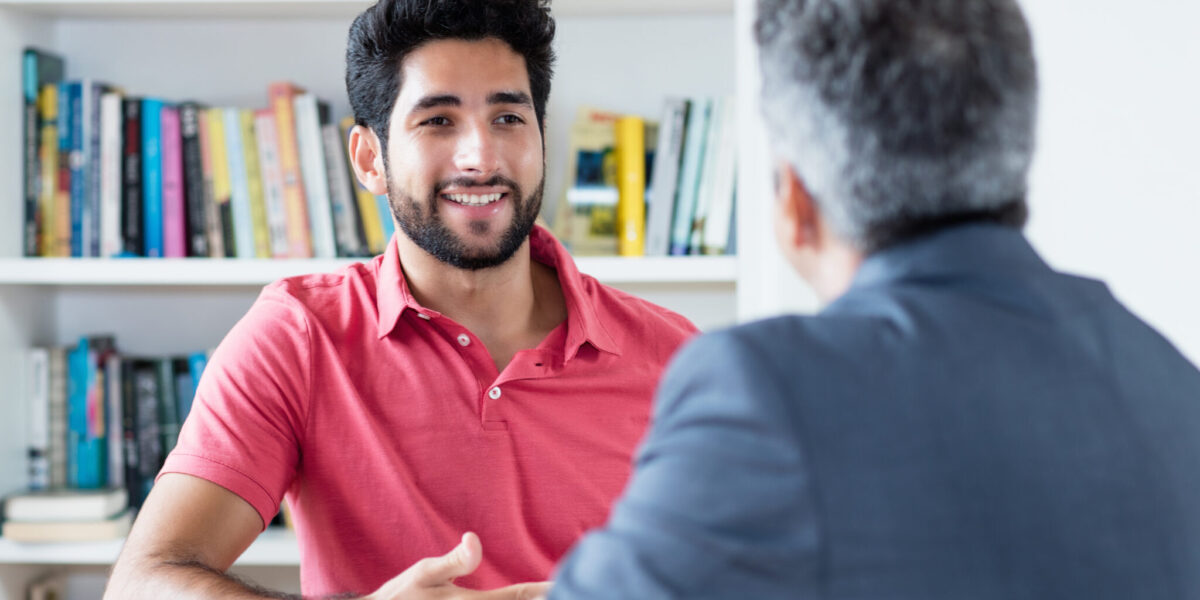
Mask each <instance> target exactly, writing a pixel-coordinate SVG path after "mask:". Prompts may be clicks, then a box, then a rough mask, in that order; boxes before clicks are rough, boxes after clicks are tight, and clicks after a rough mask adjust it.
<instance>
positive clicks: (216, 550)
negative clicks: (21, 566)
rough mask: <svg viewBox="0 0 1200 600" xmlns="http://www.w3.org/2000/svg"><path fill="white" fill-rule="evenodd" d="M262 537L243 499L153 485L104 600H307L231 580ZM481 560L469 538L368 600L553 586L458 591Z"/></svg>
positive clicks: (178, 478)
mask: <svg viewBox="0 0 1200 600" xmlns="http://www.w3.org/2000/svg"><path fill="white" fill-rule="evenodd" d="M261 530H262V518H261V517H259V515H258V512H257V511H256V510H254V508H253V507H252V506H250V503H248V502H246V501H245V500H243V499H242V498H241V497H239V496H238V495H236V494H234V493H233V492H230V491H229V490H226V489H225V488H223V487H221V486H219V485H217V484H215V483H211V482H208V481H205V480H203V479H200V478H197V477H192V476H190V475H182V474H179V473H166V474H164V475H163V476H162V477H161V478H159V480H158V482H157V483H155V484H154V488H153V489H152V490H151V491H150V495H149V496H148V497H147V498H146V502H145V504H144V505H143V506H142V509H141V511H140V512H139V513H138V518H137V521H136V522H135V523H134V526H133V530H132V531H130V533H129V538H128V539H127V540H126V542H125V548H124V549H122V550H121V556H120V557H119V558H118V559H117V563H116V565H114V566H113V572H112V577H111V578H110V579H109V582H108V589H106V590H105V594H104V597H105V599H106V600H116V599H120V600H136V599H138V598H154V599H159V598H178V599H181V600H186V599H189V598H205V599H210V598H221V599H223V600H224V599H231V600H247V599H263V598H266V599H285V600H287V599H294V600H300V597H299V596H294V595H290V594H283V593H279V592H273V591H270V590H266V589H263V588H259V587H256V586H254V585H251V584H248V583H245V582H242V581H240V580H238V579H236V578H234V577H231V576H229V575H227V574H226V573H225V571H226V570H227V569H229V567H230V565H232V564H233V561H234V560H236V559H237V557H238V556H239V555H241V553H242V552H243V551H244V550H245V549H246V548H247V547H248V546H249V545H250V543H251V542H253V541H254V538H255V537H257V536H258V534H259V532H260V531H261ZM482 560H483V548H482V547H481V546H480V544H479V538H478V537H476V536H475V534H473V533H468V534H466V535H464V536H463V541H462V543H460V544H459V545H458V546H456V547H455V548H454V549H453V550H451V551H450V552H449V553H447V554H445V555H443V556H438V557H433V558H426V559H423V560H421V561H419V562H417V563H416V564H414V565H413V566H411V567H409V568H408V569H407V570H405V571H404V572H403V573H401V574H399V575H397V576H396V577H394V578H393V579H391V580H390V581H388V582H387V583H385V584H383V586H382V587H380V588H379V589H378V590H376V591H375V592H374V593H372V594H370V595H368V596H366V597H365V598H364V600H401V599H412V600H417V599H424V598H448V597H454V598H462V599H464V600H466V599H469V598H477V599H481V600H483V599H488V600H528V599H531V598H535V597H537V596H539V595H542V594H545V593H546V591H547V590H548V589H549V588H548V584H544V583H525V584H518V585H513V586H509V587H505V588H500V589H496V590H489V591H474V590H466V589H462V588H459V587H457V586H455V585H454V584H453V581H454V579H455V578H457V577H462V576H464V575H468V574H470V573H471V572H473V571H474V570H475V569H476V568H477V567H478V566H479V563H480V562H481V561H482ZM344 597H346V598H348V597H349V596H344Z"/></svg>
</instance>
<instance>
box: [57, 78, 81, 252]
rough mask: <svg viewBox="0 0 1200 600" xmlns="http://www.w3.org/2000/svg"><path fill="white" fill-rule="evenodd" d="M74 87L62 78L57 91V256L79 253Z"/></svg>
mask: <svg viewBox="0 0 1200 600" xmlns="http://www.w3.org/2000/svg"><path fill="white" fill-rule="evenodd" d="M71 87H72V86H71V85H69V84H68V83H67V82H65V81H64V82H61V83H59V84H58V93H57V94H55V97H56V99H57V100H58V109H57V111H56V112H57V114H58V124H57V125H56V127H55V129H56V130H57V131H58V185H57V186H56V188H57V190H58V191H57V193H56V195H55V199H54V204H55V208H54V214H55V224H54V227H55V237H56V239H57V244H56V245H57V252H55V254H54V255H55V256H77V254H76V251H77V249H76V245H75V244H76V240H75V239H73V238H75V237H76V236H78V233H76V232H75V227H74V225H75V223H77V222H78V218H79V217H78V215H76V214H75V208H76V207H75V205H74V204H73V203H72V202H71V157H72V156H73V155H72V150H71V149H72V147H73V146H74V144H75V141H74V139H73V138H74V137H75V136H76V135H77V133H76V132H75V119H76V117H75V114H74V111H73V110H72V109H71V97H72V93H71Z"/></svg>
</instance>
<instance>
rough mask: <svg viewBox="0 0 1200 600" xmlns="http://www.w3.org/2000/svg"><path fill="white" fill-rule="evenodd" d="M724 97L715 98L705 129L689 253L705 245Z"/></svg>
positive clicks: (714, 183) (689, 236)
mask: <svg viewBox="0 0 1200 600" xmlns="http://www.w3.org/2000/svg"><path fill="white" fill-rule="evenodd" d="M726 104H727V102H726V101H725V99H724V98H714V99H713V100H712V109H711V111H710V112H709V117H708V129H707V130H706V131H705V133H704V135H705V138H706V139H705V141H704V148H705V150H704V160H703V162H702V163H701V166H700V181H699V183H698V184H697V188H696V202H695V206H694V208H693V209H692V225H691V228H690V231H689V233H688V237H687V247H688V254H700V253H701V251H702V249H703V247H704V239H703V235H704V223H705V221H707V219H708V213H709V210H711V208H712V204H713V198H714V196H715V192H716V175H717V162H718V159H719V157H720V155H721V141H722V140H721V129H722V127H723V121H724V119H725V105H726Z"/></svg>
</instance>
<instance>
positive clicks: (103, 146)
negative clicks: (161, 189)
mask: <svg viewBox="0 0 1200 600" xmlns="http://www.w3.org/2000/svg"><path fill="white" fill-rule="evenodd" d="M121 100H122V97H121V94H120V93H118V92H105V93H104V95H102V96H100V256H102V257H110V256H119V255H120V254H121V251H122V249H123V248H122V243H121V185H122V178H121V160H122V158H121V157H122V154H121V153H122V147H121V135H122V134H121V130H122V128H123V127H124V123H122V115H121Z"/></svg>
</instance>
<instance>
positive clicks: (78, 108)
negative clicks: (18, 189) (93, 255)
mask: <svg viewBox="0 0 1200 600" xmlns="http://www.w3.org/2000/svg"><path fill="white" fill-rule="evenodd" d="M83 85H84V84H83V82H82V81H68V82H66V83H63V84H61V85H60V86H59V88H58V97H59V112H58V114H59V118H58V125H59V135H58V141H59V146H58V151H59V153H60V156H62V157H64V158H63V159H62V160H65V161H66V163H65V164H66V165H67V169H68V170H69V172H70V185H69V186H68V187H67V191H68V197H69V198H70V200H69V206H70V214H71V256H83V255H84V254H83V229H84V227H83V225H84V223H83V207H84V204H86V203H87V180H86V176H87V168H86V167H87V164H86V161H85V154H84V137H83Z"/></svg>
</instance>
